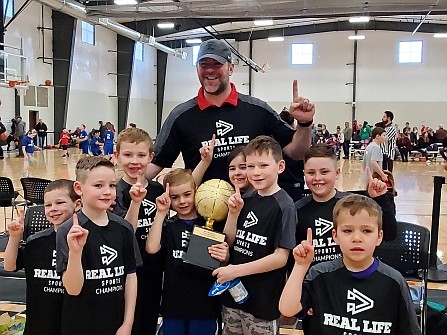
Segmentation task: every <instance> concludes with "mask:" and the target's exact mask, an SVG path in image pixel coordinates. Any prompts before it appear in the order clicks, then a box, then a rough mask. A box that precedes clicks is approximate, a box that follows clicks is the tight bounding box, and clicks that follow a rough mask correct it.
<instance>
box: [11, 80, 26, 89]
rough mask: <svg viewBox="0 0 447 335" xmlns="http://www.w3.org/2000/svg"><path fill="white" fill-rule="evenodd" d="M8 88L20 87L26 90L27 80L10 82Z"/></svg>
mask: <svg viewBox="0 0 447 335" xmlns="http://www.w3.org/2000/svg"><path fill="white" fill-rule="evenodd" d="M8 85H9V87H16V86H21V87H25V88H28V80H10V81H9V82H8Z"/></svg>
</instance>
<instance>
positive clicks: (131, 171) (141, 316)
mask: <svg viewBox="0 0 447 335" xmlns="http://www.w3.org/2000/svg"><path fill="white" fill-rule="evenodd" d="M106 133H107V132H106ZM115 155H116V157H117V161H118V163H119V165H120V166H121V168H122V169H123V172H124V176H123V177H122V178H121V180H120V181H118V184H117V185H116V205H115V206H114V209H113V213H115V214H117V215H119V216H121V217H124V218H125V219H126V220H127V221H128V222H130V223H131V224H132V226H133V229H134V231H135V236H136V239H137V242H138V246H139V249H140V252H141V256H142V259H143V266H141V267H139V268H137V278H138V290H137V302H136V306H135V316H134V323H133V327H132V334H134V335H140V334H142V335H155V333H156V329H157V323H158V317H159V314H160V301H161V287H162V280H163V266H162V265H163V261H162V257H161V254H160V253H156V254H154V255H149V254H148V253H147V252H146V251H145V247H146V238H147V234H148V233H149V229H150V228H151V226H152V223H153V220H154V217H155V212H156V204H155V199H156V198H157V197H158V196H160V195H162V194H163V192H164V189H163V186H162V185H160V183H158V182H155V181H151V180H147V179H146V178H145V177H144V171H146V167H147V165H148V164H149V163H150V162H151V160H152V158H153V157H154V152H153V143H152V139H151V137H150V136H149V134H148V133H147V132H146V131H144V130H143V129H139V128H126V129H124V130H123V131H121V133H120V134H119V135H118V142H117V144H116V153H115Z"/></svg>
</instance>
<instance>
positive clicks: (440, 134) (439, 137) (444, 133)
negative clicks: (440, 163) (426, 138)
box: [435, 123, 447, 143]
mask: <svg viewBox="0 0 447 335" xmlns="http://www.w3.org/2000/svg"><path fill="white" fill-rule="evenodd" d="M446 137H447V130H445V129H444V125H443V124H442V123H441V124H440V125H439V126H438V130H436V133H435V139H436V142H437V143H442V141H444V139H445V138H446Z"/></svg>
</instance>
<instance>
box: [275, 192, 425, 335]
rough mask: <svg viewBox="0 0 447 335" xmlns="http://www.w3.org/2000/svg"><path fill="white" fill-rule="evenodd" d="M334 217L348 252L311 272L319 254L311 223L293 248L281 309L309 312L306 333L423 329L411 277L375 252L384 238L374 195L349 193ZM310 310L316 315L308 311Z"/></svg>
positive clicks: (399, 333) (406, 334) (398, 334)
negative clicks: (409, 283)
mask: <svg viewBox="0 0 447 335" xmlns="http://www.w3.org/2000/svg"><path fill="white" fill-rule="evenodd" d="M333 217H334V229H333V230H332V235H333V238H334V241H335V243H337V245H339V246H340V249H341V252H342V257H341V258H337V259H335V260H333V261H328V262H323V263H319V264H317V265H315V266H313V267H311V268H310V270H309V273H308V275H307V276H306V273H307V270H308V269H309V266H310V264H311V263H312V260H313V258H314V247H313V245H312V243H313V242H312V229H310V228H308V231H307V239H306V240H304V241H303V242H301V244H299V245H298V246H297V247H296V248H295V249H294V250H293V257H294V259H295V265H294V267H293V270H292V273H291V275H290V277H289V279H288V281H287V284H286V286H285V287H284V291H283V292H282V295H281V300H280V302H279V310H280V311H281V313H282V314H283V315H285V316H293V315H295V314H297V313H299V315H300V316H302V317H304V320H307V322H304V324H303V328H304V332H305V334H324V335H332V334H334V335H335V334H342V333H343V334H348V333H349V334H351V333H352V334H358V335H363V334H370V333H381V334H395V335H413V334H414V335H416V334H420V330H419V326H418V323H417V319H416V314H415V311H414V307H413V303H412V302H411V299H410V294H409V290H408V286H407V284H406V282H405V279H404V278H403V277H402V275H401V274H400V273H399V272H398V271H396V270H394V269H393V268H391V267H390V266H388V265H386V264H384V263H382V262H381V261H379V260H378V259H377V258H374V257H373V253H374V250H375V248H376V247H377V246H379V245H380V243H381V242H382V238H383V231H382V213H381V210H380V207H379V206H378V205H377V203H376V202H375V201H373V200H371V199H369V198H368V197H365V196H361V195H349V196H346V197H344V198H343V199H341V200H339V201H338V202H337V204H336V206H335V207H334V213H333ZM305 276H306V278H305ZM304 278H305V279H304ZM303 282H304V284H303ZM310 309H312V313H310V314H312V316H309V315H306V314H307V312H308V311H309V310H310Z"/></svg>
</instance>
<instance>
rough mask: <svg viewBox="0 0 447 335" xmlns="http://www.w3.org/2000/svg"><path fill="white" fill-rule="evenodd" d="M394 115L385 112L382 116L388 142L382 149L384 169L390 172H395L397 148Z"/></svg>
mask: <svg viewBox="0 0 447 335" xmlns="http://www.w3.org/2000/svg"><path fill="white" fill-rule="evenodd" d="M393 119H394V114H393V112H391V111H385V112H384V113H383V116H382V123H383V125H384V126H383V127H382V128H384V129H385V132H386V141H385V143H383V144H382V145H381V146H380V148H381V149H382V154H383V163H382V168H383V169H384V170H388V171H390V172H393V161H394V155H395V150H394V149H395V148H396V136H397V130H396V127H395V126H394V125H393Z"/></svg>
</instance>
